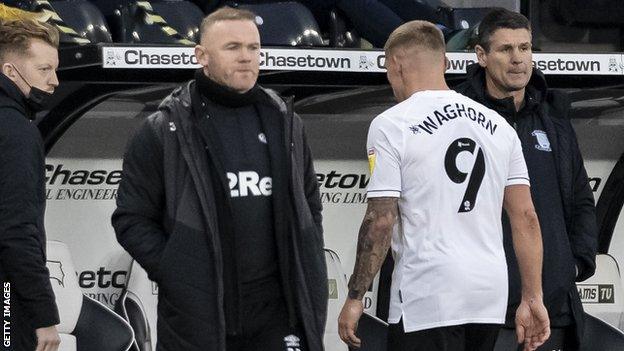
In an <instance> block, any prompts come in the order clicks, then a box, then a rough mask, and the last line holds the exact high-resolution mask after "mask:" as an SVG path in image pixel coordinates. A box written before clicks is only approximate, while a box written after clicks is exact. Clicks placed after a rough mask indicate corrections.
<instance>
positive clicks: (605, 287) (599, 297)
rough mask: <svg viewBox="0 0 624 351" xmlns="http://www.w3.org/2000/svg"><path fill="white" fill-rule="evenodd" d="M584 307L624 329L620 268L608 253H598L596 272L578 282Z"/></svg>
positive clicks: (590, 312)
mask: <svg viewBox="0 0 624 351" xmlns="http://www.w3.org/2000/svg"><path fill="white" fill-rule="evenodd" d="M577 288H578V290H579V294H580V295H581V301H582V302H583V309H584V310H585V312H587V313H589V314H591V315H592V316H594V317H596V318H598V319H601V320H603V321H604V322H606V323H608V324H610V325H612V326H613V327H615V328H619V329H620V330H624V320H623V316H624V313H623V312H624V291H623V290H622V278H621V275H620V269H619V267H618V264H617V262H616V261H615V259H614V258H613V257H612V256H610V255H608V254H601V255H596V273H594V275H593V276H592V277H591V278H589V279H587V280H585V281H584V282H580V283H577Z"/></svg>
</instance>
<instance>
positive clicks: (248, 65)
mask: <svg viewBox="0 0 624 351" xmlns="http://www.w3.org/2000/svg"><path fill="white" fill-rule="evenodd" d="M195 55H196V57H197V60H198V62H199V63H200V65H201V66H202V68H200V69H199V70H197V71H196V73H195V79H194V80H192V81H191V82H189V83H188V84H185V85H184V86H182V87H180V88H179V89H177V90H175V91H174V92H173V93H172V94H171V95H170V96H169V97H167V98H166V99H165V100H164V101H163V103H162V105H161V107H160V109H159V111H158V112H157V113H155V114H154V115H152V116H151V117H149V118H148V120H147V121H146V123H145V124H144V125H143V127H142V128H141V129H140V130H139V132H138V133H137V135H136V136H135V137H134V139H133V140H132V141H131V143H130V145H129V148H128V150H127V153H126V155H125V157H124V165H123V172H124V177H123V180H122V182H121V184H120V187H119V195H118V199H117V210H116V211H115V213H114V214H113V218H112V222H113V226H114V227H115V230H116V233H117V238H118V240H119V242H120V243H121V245H122V246H123V247H124V248H125V249H126V250H127V251H128V252H129V253H130V254H131V255H132V256H133V257H134V258H135V259H136V260H137V261H138V262H139V263H140V264H141V266H143V267H144V268H145V270H146V271H147V273H148V275H149V277H150V278H151V279H153V280H154V281H156V282H157V283H158V284H159V299H158V344H157V350H197V351H200V350H201V351H206V350H215V351H223V350H228V351H236V350H241V351H244V350H302V351H303V350H322V349H323V345H322V342H323V332H324V326H325V317H326V308H327V307H326V306H327V294H328V290H327V273H326V267H325V259H324V253H323V237H322V228H321V203H320V199H319V191H318V183H317V180H316V173H315V171H314V168H313V166H312V157H311V154H310V149H309V147H308V145H307V142H306V139H305V135H304V132H303V125H302V122H301V120H300V119H299V117H298V116H296V115H294V114H293V112H292V111H291V110H290V109H289V108H288V107H287V105H286V104H285V103H284V101H282V99H281V98H280V97H279V96H277V95H276V94H275V93H274V92H273V91H270V90H267V89H264V88H262V87H260V86H259V85H258V84H257V83H256V81H257V78H258V70H259V62H260V35H259V33H258V29H257V27H256V23H255V15H254V14H253V13H251V12H249V11H245V10H238V9H232V8H223V9H220V10H217V11H215V12H214V13H212V14H211V15H209V16H208V17H206V18H205V19H204V21H203V22H202V24H201V42H200V45H197V46H196V47H195Z"/></svg>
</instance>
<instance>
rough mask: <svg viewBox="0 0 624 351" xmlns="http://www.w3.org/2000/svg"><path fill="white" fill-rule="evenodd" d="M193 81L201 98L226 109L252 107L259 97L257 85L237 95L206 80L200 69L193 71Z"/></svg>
mask: <svg viewBox="0 0 624 351" xmlns="http://www.w3.org/2000/svg"><path fill="white" fill-rule="evenodd" d="M195 81H196V82H197V89H198V90H199V93H200V94H201V95H202V96H204V97H205V98H207V99H210V100H212V101H213V102H215V103H217V104H219V105H223V106H227V107H242V106H247V105H252V104H254V103H256V102H257V101H258V97H259V95H260V94H259V92H260V88H259V87H258V84H256V85H254V86H253V88H251V89H249V90H248V91H247V92H244V93H239V92H236V91H234V90H232V89H230V88H228V87H226V86H224V85H221V84H219V83H217V82H215V81H214V80H212V79H210V78H208V77H207V76H206V75H205V74H204V71H203V70H202V69H201V68H200V69H198V70H197V71H195Z"/></svg>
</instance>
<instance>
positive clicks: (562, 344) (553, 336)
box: [495, 325, 579, 351]
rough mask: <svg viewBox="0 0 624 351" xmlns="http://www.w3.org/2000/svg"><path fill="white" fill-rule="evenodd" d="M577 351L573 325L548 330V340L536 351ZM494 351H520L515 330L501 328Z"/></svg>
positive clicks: (520, 347) (520, 346)
mask: <svg viewBox="0 0 624 351" xmlns="http://www.w3.org/2000/svg"><path fill="white" fill-rule="evenodd" d="M552 350H561V351H578V350H579V347H578V345H577V343H576V329H575V326H574V325H571V326H569V327H561V328H556V327H552V328H550V338H548V340H546V342H545V343H544V344H543V345H542V346H540V347H538V348H537V351H552ZM495 351H522V345H518V343H517V342H516V330H515V329H509V328H503V329H501V331H500V334H499V336H498V340H497V341H496V348H495Z"/></svg>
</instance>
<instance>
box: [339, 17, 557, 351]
mask: <svg viewBox="0 0 624 351" xmlns="http://www.w3.org/2000/svg"><path fill="white" fill-rule="evenodd" d="M385 54H386V68H387V75H388V81H389V82H390V85H391V86H392V90H393V92H394V96H395V98H396V100H397V102H398V104H397V105H396V106H394V107H392V108H390V109H388V110H386V111H385V112H383V113H382V114H380V115H379V116H377V117H376V118H375V119H374V120H373V122H372V123H371V126H370V129H369V132H368V141H367V148H368V150H367V153H368V155H369V160H370V161H371V169H372V175H371V180H370V182H369V184H368V188H367V197H368V208H367V210H366V214H365V216H364V220H363V221H362V226H361V228H360V232H359V237H358V245H357V257H356V262H355V267H354V269H353V275H352V276H351V278H350V279H349V297H348V299H347V301H346V302H345V305H344V307H343V309H342V312H341V313H340V317H339V320H338V325H339V333H340V336H341V338H342V339H343V340H344V341H345V342H346V343H348V344H349V345H352V346H355V347H358V346H360V345H361V340H360V338H358V337H357V335H356V334H355V331H356V327H357V321H358V319H359V317H360V315H361V314H362V311H363V306H362V297H363V296H364V293H365V292H366V290H367V289H368V287H369V285H370V284H371V282H372V281H373V278H374V276H375V275H376V274H377V272H378V271H379V269H380V267H381V264H382V263H383V261H384V258H385V255H386V252H387V251H388V249H389V248H390V247H391V248H392V255H393V258H394V261H395V265H394V271H393V273H392V285H391V289H390V310H389V314H388V322H389V323H390V327H389V331H388V350H392V351H421V350H422V351H489V350H492V349H493V348H494V344H495V342H496V338H497V335H498V331H499V329H500V326H501V325H502V323H503V322H504V320H505V310H506V307H507V291H506V287H507V269H506V264H505V253H504V251H503V240H502V228H501V223H500V221H499V216H500V213H501V210H502V208H503V207H504V208H505V209H506V210H507V212H508V213H509V215H510V219H511V223H512V228H513V231H512V235H513V242H514V248H515V252H516V255H517V257H518V262H519V265H520V272H521V276H522V302H521V304H520V306H519V307H518V310H517V320H516V321H517V325H516V326H517V328H516V332H517V341H518V343H521V344H524V349H525V350H533V349H535V348H536V347H538V346H539V345H541V344H542V343H543V342H544V341H545V340H546V339H547V338H548V336H549V333H550V329H549V324H548V315H547V313H546V309H545V308H544V304H543V302H542V288H541V284H542V282H541V261H542V252H541V240H540V229H539V224H538V223H537V217H536V215H535V211H534V209H533V203H532V202H531V194H530V190H529V177H528V174H527V170H526V165H525V162H524V158H523V156H522V149H521V146H520V141H519V140H518V137H517V136H516V134H515V132H514V130H513V128H511V127H510V126H509V125H507V124H506V122H505V120H504V119H503V118H502V117H501V116H500V115H498V114H497V113H496V112H494V111H492V110H490V109H488V108H486V107H485V106H483V105H481V104H479V103H477V102H475V101H473V100H470V99H468V98H466V97H465V96H462V95H460V94H458V93H456V92H454V91H452V90H449V88H448V86H447V85H446V82H445V80H444V72H445V70H446V58H445V45H444V39H443V37H442V33H441V32H440V30H439V29H438V28H436V27H435V26H434V25H433V24H432V23H429V22H424V21H412V22H408V23H406V24H404V25H402V26H400V27H399V28H397V29H396V30H395V31H394V32H392V34H391V35H390V38H389V39H388V41H387V42H386V46H385Z"/></svg>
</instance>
